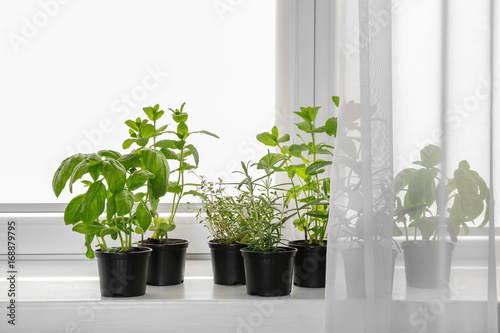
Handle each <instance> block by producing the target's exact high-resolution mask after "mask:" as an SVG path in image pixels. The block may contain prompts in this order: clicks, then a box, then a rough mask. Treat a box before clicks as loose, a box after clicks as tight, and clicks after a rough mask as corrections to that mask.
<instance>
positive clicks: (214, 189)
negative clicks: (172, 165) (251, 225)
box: [196, 176, 249, 244]
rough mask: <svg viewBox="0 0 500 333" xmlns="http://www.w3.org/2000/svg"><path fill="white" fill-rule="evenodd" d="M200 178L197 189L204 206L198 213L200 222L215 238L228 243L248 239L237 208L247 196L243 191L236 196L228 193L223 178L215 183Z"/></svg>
mask: <svg viewBox="0 0 500 333" xmlns="http://www.w3.org/2000/svg"><path fill="white" fill-rule="evenodd" d="M200 180H201V183H200V184H199V185H198V188H197V191H198V193H199V196H200V197H201V200H202V201H201V203H202V207H201V208H200V209H199V210H198V214H197V215H196V217H197V218H198V219H199V220H200V223H203V224H204V226H205V227H206V228H207V229H208V231H209V232H210V234H211V235H212V237H213V239H214V240H218V241H222V242H224V243H226V244H232V243H236V242H246V241H248V240H249V239H248V237H247V234H246V233H245V229H244V227H243V226H244V224H243V223H242V220H241V219H240V218H239V215H238V213H237V210H236V209H235V206H237V207H240V205H242V204H243V203H244V202H245V196H244V195H243V194H241V193H240V194H239V195H236V196H230V195H228V194H227V193H226V187H225V185H224V184H223V183H222V180H221V179H219V181H218V182H217V183H215V184H214V183H213V182H209V181H207V180H206V179H205V177H203V176H202V177H200Z"/></svg>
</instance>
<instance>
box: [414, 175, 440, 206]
mask: <svg viewBox="0 0 500 333" xmlns="http://www.w3.org/2000/svg"><path fill="white" fill-rule="evenodd" d="M408 198H409V200H410V203H411V204H412V205H413V206H415V205H418V204H422V203H424V202H425V203H426V204H427V205H428V206H430V205H431V204H432V203H433V202H434V200H435V198H436V184H435V183H434V179H433V177H432V175H431V174H430V172H429V170H427V169H419V170H417V171H415V174H414V175H413V176H412V177H411V178H410V180H409V182H408Z"/></svg>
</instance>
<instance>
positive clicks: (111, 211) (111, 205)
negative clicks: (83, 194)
mask: <svg viewBox="0 0 500 333" xmlns="http://www.w3.org/2000/svg"><path fill="white" fill-rule="evenodd" d="M115 214H116V201H115V196H114V195H112V196H111V197H109V198H108V204H107V206H106V219H107V220H108V221H111V220H112V219H113V216H114V215H115Z"/></svg>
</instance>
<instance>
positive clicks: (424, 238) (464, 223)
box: [394, 145, 489, 288]
mask: <svg viewBox="0 0 500 333" xmlns="http://www.w3.org/2000/svg"><path fill="white" fill-rule="evenodd" d="M440 162H441V151H440V148H439V147H438V146H435V145H427V146H425V147H424V148H423V149H422V150H421V151H420V161H416V162H413V163H414V164H416V165H418V166H420V167H419V168H407V169H404V170H402V171H401V172H399V173H398V175H397V176H396V179H395V185H394V186H395V194H396V195H397V197H396V213H395V215H396V219H397V222H398V223H401V224H402V225H403V227H404V233H403V232H401V231H399V235H403V234H404V235H405V238H406V239H405V241H404V242H403V243H402V244H401V245H402V248H403V253H404V259H405V272H406V282H407V285H408V286H410V287H416V288H439V287H442V286H443V285H444V284H447V283H448V281H449V277H450V269H451V261H452V251H453V249H454V247H455V243H456V242H457V240H458V238H457V236H458V234H459V231H460V228H461V227H462V228H463V230H464V234H465V235H467V234H468V233H469V226H468V223H474V222H475V220H477V219H480V218H482V222H481V223H480V224H479V225H478V226H477V227H483V226H485V225H486V224H487V223H488V220H489V214H488V212H489V189H488V187H487V185H486V182H485V181H484V180H483V178H482V177H481V176H480V175H479V173H478V172H476V171H474V170H472V169H471V168H470V165H469V163H468V162H467V161H465V160H463V161H461V162H460V163H458V167H457V169H456V170H455V171H454V172H453V177H452V178H450V179H447V181H446V183H444V185H443V186H445V188H446V191H447V192H446V193H447V200H446V202H445V203H443V205H446V207H447V209H446V210H447V216H446V217H444V218H445V221H446V228H445V229H446V230H447V232H448V235H449V241H448V240H447V237H446V235H443V234H441V233H440V228H439V227H438V223H439V219H440V216H439V214H438V213H439V207H438V206H439V202H438V200H439V198H438V195H437V190H438V187H439V185H438V184H439V182H442V181H444V179H443V174H442V172H441V170H440V169H439V168H438V166H439V164H440ZM410 229H413V234H412V235H410ZM440 249H445V252H444V254H443V257H444V263H445V264H446V266H445V268H444V272H445V273H444V277H443V278H444V281H443V280H441V279H439V277H440V275H439V272H440V271H442V268H441V267H439V264H440V263H442V261H440V260H439V255H438V253H439V252H438V251H440Z"/></svg>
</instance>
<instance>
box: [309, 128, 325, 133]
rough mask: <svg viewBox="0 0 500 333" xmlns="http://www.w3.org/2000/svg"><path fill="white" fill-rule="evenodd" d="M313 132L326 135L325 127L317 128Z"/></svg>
mask: <svg viewBox="0 0 500 333" xmlns="http://www.w3.org/2000/svg"><path fill="white" fill-rule="evenodd" d="M312 132H313V133H325V132H326V128H325V126H320V127H316V128H313V130H312Z"/></svg>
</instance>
